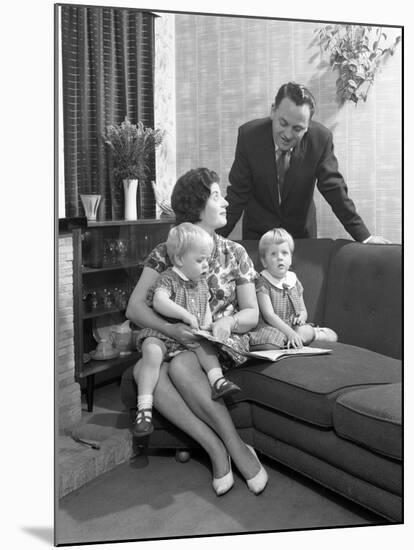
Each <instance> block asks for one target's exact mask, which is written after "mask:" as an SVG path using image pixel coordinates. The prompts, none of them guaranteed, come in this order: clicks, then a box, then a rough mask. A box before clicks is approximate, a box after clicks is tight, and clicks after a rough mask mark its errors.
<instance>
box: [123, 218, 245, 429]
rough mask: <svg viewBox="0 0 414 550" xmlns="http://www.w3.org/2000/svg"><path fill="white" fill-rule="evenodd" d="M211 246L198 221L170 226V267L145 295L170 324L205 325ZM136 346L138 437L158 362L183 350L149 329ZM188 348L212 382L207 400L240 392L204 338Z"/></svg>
mask: <svg viewBox="0 0 414 550" xmlns="http://www.w3.org/2000/svg"><path fill="white" fill-rule="evenodd" d="M213 246H214V242H213V239H212V237H211V236H210V235H209V234H208V233H207V232H206V231H205V230H204V229H202V228H201V227H198V226H197V225H193V224H192V223H182V224H180V225H178V226H176V227H173V228H172V229H171V231H170V232H169V235H168V239H167V252H168V256H169V258H170V260H171V262H172V263H173V267H172V268H169V269H167V270H166V271H164V272H163V273H161V274H160V275H159V277H158V279H157V280H156V282H155V285H154V286H153V287H152V289H151V291H150V293H149V296H148V300H149V302H150V303H151V304H152V307H153V309H154V310H155V311H156V312H157V313H159V314H160V315H162V316H164V317H168V318H171V319H174V320H175V322H179V321H181V322H184V323H186V324H188V325H190V327H191V328H192V329H208V328H210V326H211V323H212V315H211V310H210V306H209V295H210V293H209V288H208V284H207V278H206V274H207V271H208V265H209V264H208V260H209V258H210V256H211V253H212V251H213ZM137 348H138V349H141V351H142V357H141V359H140V360H139V361H138V363H137V364H136V365H135V367H134V379H135V381H136V383H137V385H138V392H139V393H138V411H137V417H136V421H135V425H134V429H133V433H134V435H135V436H137V437H142V436H145V435H148V434H150V433H151V432H152V431H153V430H154V427H153V424H152V403H153V392H154V388H155V386H156V383H157V380H158V376H159V371H160V367H161V364H162V362H163V360H164V359H165V358H171V357H173V356H174V355H177V354H178V353H180V352H181V351H185V350H186V349H187V348H186V347H185V346H183V345H182V344H181V343H180V342H177V341H175V340H172V339H171V338H169V337H167V336H165V335H164V334H162V333H161V332H158V331H155V330H153V329H148V328H146V329H142V330H141V331H140V332H139V333H138V336H137ZM191 349H192V351H194V353H196V355H197V357H198V360H199V362H200V365H201V366H202V368H203V369H204V370H205V372H206V373H207V377H208V380H209V382H210V384H211V386H212V392H211V396H212V399H219V398H220V397H223V396H224V395H229V394H231V393H235V392H237V391H240V388H239V387H238V386H237V385H236V384H233V382H231V381H230V380H227V379H226V378H224V376H223V371H222V368H221V366H220V363H219V361H218V358H217V354H216V350H215V348H214V347H213V346H212V345H211V344H210V343H209V342H206V341H204V340H203V341H201V342H200V345H199V346H197V347H196V348H191Z"/></svg>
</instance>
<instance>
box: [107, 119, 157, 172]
mask: <svg viewBox="0 0 414 550" xmlns="http://www.w3.org/2000/svg"><path fill="white" fill-rule="evenodd" d="M102 137H103V139H104V141H105V143H106V144H107V145H108V146H109V147H110V148H111V151H112V156H113V161H114V176H115V178H117V179H119V180H123V179H138V180H144V179H145V178H146V176H147V173H148V171H149V170H150V160H151V155H152V154H153V153H154V151H155V148H156V147H158V145H160V144H161V143H162V140H163V137H164V132H163V131H162V130H160V129H159V128H157V129H155V130H153V129H152V128H146V127H145V126H144V125H143V123H142V122H141V121H139V122H138V124H137V125H135V124H132V123H131V122H130V121H129V120H128V119H127V117H125V120H124V122H122V123H121V124H117V125H110V126H107V127H106V131H105V134H104V135H103V136H102Z"/></svg>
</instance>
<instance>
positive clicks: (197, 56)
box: [174, 14, 402, 242]
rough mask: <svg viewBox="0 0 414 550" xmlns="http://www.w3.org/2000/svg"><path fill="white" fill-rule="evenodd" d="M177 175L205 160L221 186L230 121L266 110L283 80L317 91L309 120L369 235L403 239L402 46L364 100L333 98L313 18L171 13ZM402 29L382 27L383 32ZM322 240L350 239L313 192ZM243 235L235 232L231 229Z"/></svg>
mask: <svg viewBox="0 0 414 550" xmlns="http://www.w3.org/2000/svg"><path fill="white" fill-rule="evenodd" d="M174 17H175V43H176V57H175V69H176V136H177V139H176V155H177V157H176V173H177V175H180V174H182V173H184V172H185V171H186V170H188V169H190V168H194V167H197V166H207V167H209V168H211V169H214V170H216V171H217V172H218V173H219V175H220V179H221V186H222V189H223V191H225V189H226V187H227V185H228V179H227V178H228V173H229V170H230V167H231V164H232V162H233V158H234V151H235V145H236V137H237V128H238V126H239V125H240V124H242V123H244V122H246V121H248V120H251V119H253V118H258V117H263V116H267V115H268V114H269V112H270V107H271V104H272V102H273V100H274V96H275V93H276V91H277V89H278V88H279V87H280V85H281V84H283V83H285V82H287V81H289V80H295V81H296V82H299V83H302V84H305V85H307V86H308V87H309V88H310V89H311V91H312V92H313V93H314V95H315V97H316V100H317V103H318V107H317V111H316V114H315V120H318V121H320V122H322V123H323V124H325V125H326V126H327V127H329V128H330V129H331V130H332V131H333V134H334V144H335V153H336V155H337V157H338V160H339V166H340V171H341V172H342V174H343V175H344V177H345V181H346V182H347V185H348V189H349V195H350V197H351V198H352V199H353V200H354V202H355V204H356V206H357V210H358V212H359V214H360V215H361V216H362V218H363V219H364V221H365V223H366V225H367V226H368V228H369V229H370V231H371V232H372V233H373V234H379V235H383V236H384V237H386V238H388V239H390V240H392V241H393V242H401V195H402V190H401V162H402V155H401V109H402V107H401V78H402V76H401V45H400V46H399V47H398V49H397V51H396V53H395V55H394V56H393V57H389V59H388V60H387V62H386V64H385V65H384V67H383V70H382V71H381V72H380V73H379V74H378V75H377V76H376V80H375V83H374V85H373V87H372V88H371V90H370V92H369V95H368V100H367V102H366V103H363V102H359V103H358V105H357V106H355V104H353V103H349V102H348V103H346V104H345V105H344V106H340V105H338V103H337V101H336V88H335V80H336V78H337V74H336V73H335V72H334V71H332V70H331V69H330V67H328V66H327V63H326V58H325V57H324V55H323V54H322V52H321V49H320V47H319V45H318V44H317V42H316V41H315V40H314V38H315V29H317V28H318V27H319V26H320V24H318V23H313V22H297V21H296V22H294V21H278V20H272V19H247V18H241V17H224V16H221V17H220V16H207V15H204V16H203V15H193V14H177V15H175V16H174ZM398 33H400V29H395V28H394V29H393V28H388V29H387V34H388V35H389V36H392V35H396V34H398ZM315 203H316V206H317V212H318V214H317V215H318V236H319V237H332V238H340V237H348V234H347V233H346V232H345V230H344V229H343V227H342V226H341V224H340V223H339V222H338V221H337V219H336V218H335V216H334V215H333V214H332V212H331V210H330V206H329V205H328V204H327V203H326V202H325V200H324V199H323V197H321V195H320V194H319V193H318V191H316V192H315ZM232 236H233V237H234V238H239V237H240V232H239V229H237V228H236V229H235V230H234V231H233V234H232Z"/></svg>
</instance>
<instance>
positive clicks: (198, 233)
mask: <svg viewBox="0 0 414 550" xmlns="http://www.w3.org/2000/svg"><path fill="white" fill-rule="evenodd" d="M213 247H214V241H213V237H212V236H211V235H209V234H208V233H207V231H205V230H204V229H202V228H201V227H200V226H198V225H194V224H192V223H189V222H184V223H180V225H176V226H174V227H172V228H171V229H170V232H169V233H168V238H167V253H168V256H169V257H170V260H171V262H172V263H173V264H175V258H177V257H178V258H180V257H181V256H183V255H184V254H185V253H186V252H188V251H189V250H192V249H194V248H195V249H205V250H207V251H208V254H209V255H210V254H211V253H212V251H213Z"/></svg>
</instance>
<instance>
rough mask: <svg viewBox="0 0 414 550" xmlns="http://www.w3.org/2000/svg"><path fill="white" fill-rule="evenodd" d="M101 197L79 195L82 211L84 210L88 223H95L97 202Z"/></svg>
mask: <svg viewBox="0 0 414 550" xmlns="http://www.w3.org/2000/svg"><path fill="white" fill-rule="evenodd" d="M101 197H102V195H81V196H80V198H81V201H82V205H83V209H84V210H85V216H86V218H87V220H88V221H91V222H94V221H96V214H97V212H98V206H99V202H100V200H101Z"/></svg>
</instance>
